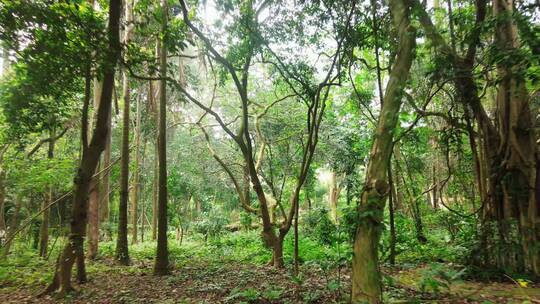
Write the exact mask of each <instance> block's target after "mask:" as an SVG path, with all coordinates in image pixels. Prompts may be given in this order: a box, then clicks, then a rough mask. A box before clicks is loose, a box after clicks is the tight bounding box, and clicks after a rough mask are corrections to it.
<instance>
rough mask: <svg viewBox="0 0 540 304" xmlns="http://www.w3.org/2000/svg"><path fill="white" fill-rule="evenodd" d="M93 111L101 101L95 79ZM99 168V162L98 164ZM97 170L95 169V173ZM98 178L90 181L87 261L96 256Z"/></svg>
mask: <svg viewBox="0 0 540 304" xmlns="http://www.w3.org/2000/svg"><path fill="white" fill-rule="evenodd" d="M93 82H94V109H96V112H97V109H98V107H99V102H100V100H101V90H102V83H101V82H100V81H99V79H98V78H97V77H95V78H94V81H93ZM98 168H99V162H98ZM97 171H98V170H97V169H96V172H97ZM100 184H101V181H100V179H99V178H96V179H93V180H92V181H90V194H89V199H88V254H87V256H88V259H90V260H93V259H94V258H95V257H96V256H97V252H98V242H99V205H100V201H99V197H100Z"/></svg>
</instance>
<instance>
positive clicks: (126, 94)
mask: <svg viewBox="0 0 540 304" xmlns="http://www.w3.org/2000/svg"><path fill="white" fill-rule="evenodd" d="M132 5H133V2H132V0H128V1H126V2H125V16H126V23H127V24H128V25H127V27H126V30H125V32H124V44H126V45H127V44H129V43H130V40H131V35H132V32H133V24H132V22H133V8H132ZM122 90H123V92H122V96H123V98H122V99H123V101H124V109H123V115H122V116H123V117H122V124H123V126H122V161H121V163H120V202H119V204H118V237H117V239H116V259H117V260H118V262H119V263H120V264H121V265H127V264H129V252H128V200H129V128H130V118H129V114H130V113H129V112H130V103H131V96H130V93H131V92H130V84H129V77H128V71H126V70H124V73H123V76H122Z"/></svg>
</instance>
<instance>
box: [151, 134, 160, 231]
mask: <svg viewBox="0 0 540 304" xmlns="http://www.w3.org/2000/svg"><path fill="white" fill-rule="evenodd" d="M158 146H159V144H158V140H156V142H155V151H156V155H154V180H153V181H152V240H153V241H155V240H156V238H157V214H158V211H157V210H158V174H159V162H158V156H157V151H158Z"/></svg>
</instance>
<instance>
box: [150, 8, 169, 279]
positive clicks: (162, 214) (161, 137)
mask: <svg viewBox="0 0 540 304" xmlns="http://www.w3.org/2000/svg"><path fill="white" fill-rule="evenodd" d="M168 10H169V8H168V5H167V0H161V18H162V19H161V33H162V38H161V41H160V54H159V55H160V56H159V75H160V77H161V80H160V87H159V126H158V165H159V167H158V173H159V178H158V200H157V205H158V209H157V211H158V218H157V220H158V223H157V252H156V262H155V264H154V274H155V275H165V274H168V273H169V251H168V248H167V200H168V196H167V150H166V149H167V136H166V135H167V134H166V132H167V80H166V77H167V44H166V43H167V40H166V37H167V35H166V33H167V19H168V18H169V17H168V16H169V14H168Z"/></svg>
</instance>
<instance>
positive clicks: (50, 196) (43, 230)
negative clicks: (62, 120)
mask: <svg viewBox="0 0 540 304" xmlns="http://www.w3.org/2000/svg"><path fill="white" fill-rule="evenodd" d="M50 137H51V140H50V141H49V151H48V152H47V158H48V159H49V160H52V159H53V158H54V144H55V137H56V132H55V128H54V127H51V130H50ZM48 188H49V189H48V193H47V200H43V208H44V209H45V211H43V219H42V222H41V227H40V229H39V256H40V257H42V258H45V257H47V248H48V245H49V218H50V213H51V211H50V208H48V206H49V205H50V204H51V203H52V201H53V200H54V191H53V186H52V185H49V186H48Z"/></svg>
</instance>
